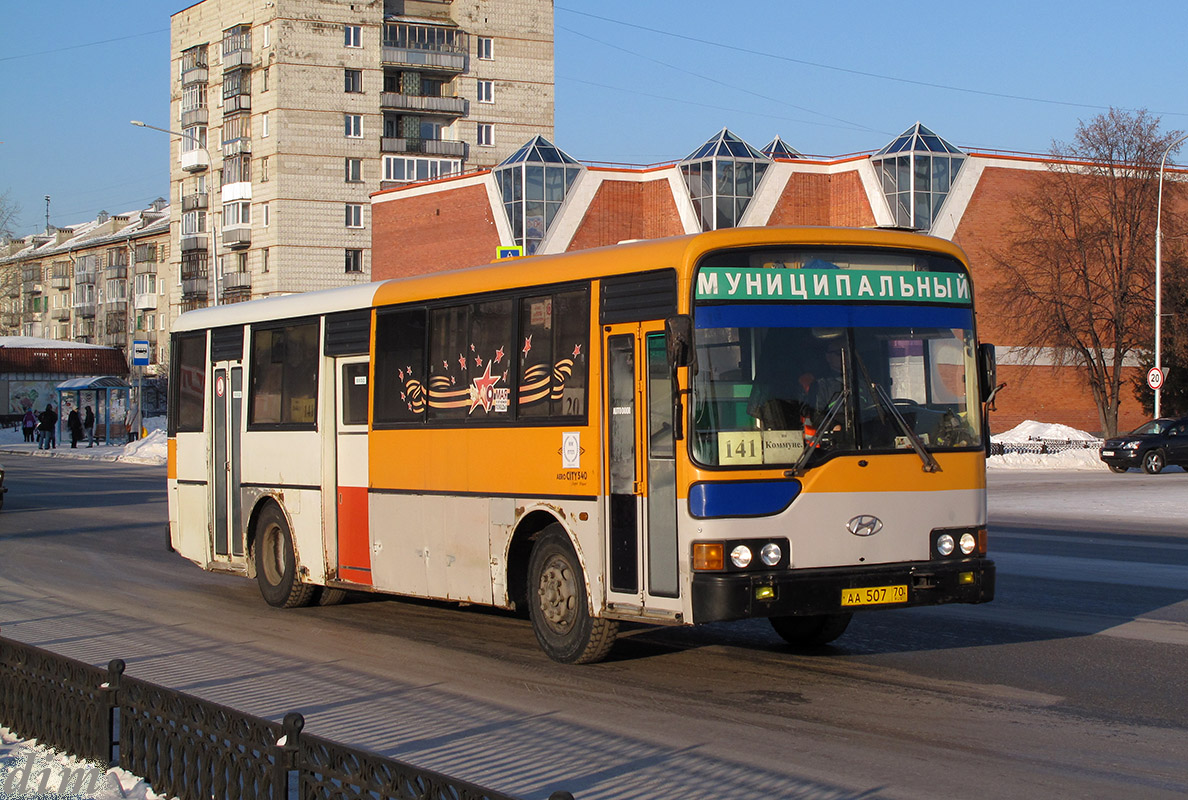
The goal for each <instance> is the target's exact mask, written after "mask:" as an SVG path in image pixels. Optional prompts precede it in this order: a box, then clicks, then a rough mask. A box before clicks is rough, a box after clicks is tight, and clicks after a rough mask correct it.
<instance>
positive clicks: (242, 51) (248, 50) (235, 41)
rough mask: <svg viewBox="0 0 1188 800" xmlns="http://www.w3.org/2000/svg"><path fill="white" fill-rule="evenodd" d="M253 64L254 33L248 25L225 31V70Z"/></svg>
mask: <svg viewBox="0 0 1188 800" xmlns="http://www.w3.org/2000/svg"><path fill="white" fill-rule="evenodd" d="M251 65H252V34H251V27H250V26H248V25H238V26H236V27H234V28H228V29H227V30H225V31H223V71H224V72H226V71H227V70H232V69H235V68H237V67H250V66H251Z"/></svg>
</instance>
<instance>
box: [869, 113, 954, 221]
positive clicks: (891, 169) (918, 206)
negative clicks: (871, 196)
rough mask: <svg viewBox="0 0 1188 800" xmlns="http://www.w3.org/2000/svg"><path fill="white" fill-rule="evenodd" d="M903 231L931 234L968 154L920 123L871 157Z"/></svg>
mask: <svg viewBox="0 0 1188 800" xmlns="http://www.w3.org/2000/svg"><path fill="white" fill-rule="evenodd" d="M870 163H871V165H872V166H873V167H874V168H875V174H877V175H878V177H879V182H880V183H881V184H882V189H883V196H884V197H886V198H887V205H888V206H890V209H891V213H892V214H893V215H894V217H895V224H896V225H897V226H899V227H901V228H915V229H917V230H922V231H927V230H929V229H931V228H932V223H933V222H935V221H936V219H937V218H938V216H939V215H940V210H941V205H942V204H943V203H944V202H945V198H946V197H948V195H949V191H950V189H951V188H952V186H953V182H954V181H955V180H956V178H957V173H958V172H960V171H961V165H962V164H963V163H965V153H964V152H962V151H961V150H959V149H957V148H956V147H954V146H953V145H952V144H950V143H949V142H947V141H945V140H944V139H942V138H941V137H939V136H937V135H936V134H935V133H933V132H932V131H930V130H929V129H928V128H926V127H924V126H923V125H921V124H920V123H918V122H917V123H916V124H915V125H913V126H912V127H911V128H908V129H907V130H906V131H904V132H903V133H901V134H900V135H899V136H898V137H897V138H896V139H895V141H893V142H891V144H889V145H887V146H886V147H884V148H883V149H882V150H880V151H879V152H878V153H876V154H875V155H873V156H871V158H870Z"/></svg>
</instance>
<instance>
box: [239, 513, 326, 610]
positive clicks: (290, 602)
mask: <svg viewBox="0 0 1188 800" xmlns="http://www.w3.org/2000/svg"><path fill="white" fill-rule="evenodd" d="M253 550H254V556H255V560H256V583H258V584H259V585H260V594H262V595H263V596H264V600H265V601H266V602H267V603H268V605H270V606H276V607H277V608H299V607H301V606H307V605H309V604H310V603H312V602H313V600H314V597H315V595H316V593H317V588H318V587H316V586H313V585H312V584H308V583H302V582H301V581H300V579H298V577H297V559H296V557H295V555H294V552H293V536H292V534H291V533H290V531H289V523H288V521H287V520H286V519H285V513H284V512H283V511H281V509H280V506H278V505H276V503H271V502H270V503H269V504H268V505H267V506H266V507H265V508H264V509H263V510H262V511H261V512H260V517H259V519H258V520H257V521H256V542H255V546H254V547H253Z"/></svg>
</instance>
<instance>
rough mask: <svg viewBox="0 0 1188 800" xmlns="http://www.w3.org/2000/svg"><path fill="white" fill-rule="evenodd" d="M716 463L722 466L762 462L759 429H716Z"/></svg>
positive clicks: (761, 438)
mask: <svg viewBox="0 0 1188 800" xmlns="http://www.w3.org/2000/svg"><path fill="white" fill-rule="evenodd" d="M718 463H719V464H722V465H723V466H738V465H743V464H762V463H763V435H762V433H761V432H760V431H718Z"/></svg>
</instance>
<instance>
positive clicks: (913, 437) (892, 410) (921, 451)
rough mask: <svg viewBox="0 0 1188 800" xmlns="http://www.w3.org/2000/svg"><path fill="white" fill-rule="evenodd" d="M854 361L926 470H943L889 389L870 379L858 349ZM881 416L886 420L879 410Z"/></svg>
mask: <svg viewBox="0 0 1188 800" xmlns="http://www.w3.org/2000/svg"><path fill="white" fill-rule="evenodd" d="M854 361H855V362H857V364H858V369H860V370H862V379H863V380H864V381H866V384H867V386H869V387H870V393H871V395H872V396H873V397H874V399H875V402H876V403H878V404H879V405H880V406H882V407H883V409H884V410H885V411H887V413H888V414H889V415H890V416H891V419H893V420H895V424H896V425H897V426H898V427H899V429H900V430H901V431H903V433H904V435H905V436H907V439H908V442H910V443H911V445H912V449H913V450H915V451H916V455H918V456H919V457H920V460H921V461H923V462H924V471H925V472H941V471H942V470H941V466H940V464H939V463H937V460H936V459H935V458H934V457H933V455H932V453H930V452H928V449H927V448H926V447H925V446H924V440H923V439H921V438H920V436H919V434H917V433H916V431H915V430H914V429H913V428H912V426H911V425H908V424H907V420H906V419H904V418H903V415H902V414H900V413H899V409H898V408H896V407H895V401H894V400H892V399H891V397H890V395H888V394H887V390H886V389H884V388H883V387H882V386H881V385H880V384H878V383H875V382H874V381H872V380H871V379H870V373H869V372H867V371H866V364H865V363H864V362H863V361H862V357H861V356H860V355H858V353H857V352H856V351H855V353H854ZM879 416H880V417H881V418H883V421H884V422H885V421H886V417H885V416H884V415H883V413H882V411H880V412H879Z"/></svg>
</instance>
